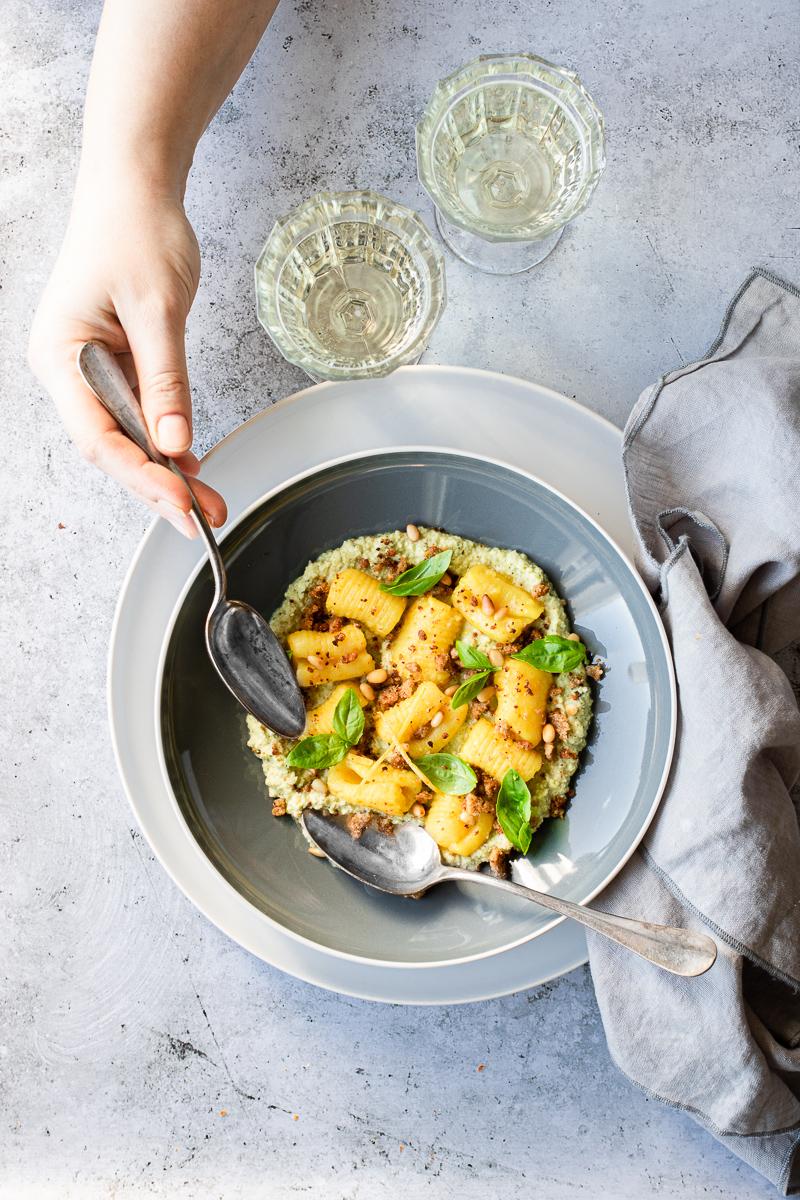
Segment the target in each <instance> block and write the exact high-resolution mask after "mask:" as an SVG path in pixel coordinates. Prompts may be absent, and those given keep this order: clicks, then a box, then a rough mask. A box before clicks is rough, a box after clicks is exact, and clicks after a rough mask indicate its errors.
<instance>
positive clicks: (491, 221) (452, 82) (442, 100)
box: [417, 54, 605, 275]
mask: <svg viewBox="0 0 800 1200" xmlns="http://www.w3.org/2000/svg"><path fill="white" fill-rule="evenodd" d="M604 165H605V155H604V149H603V118H602V115H601V114H600V112H599V110H598V108H597V106H596V105H595V103H594V101H593V100H592V98H591V96H590V95H589V93H588V92H587V91H586V89H585V88H584V87H583V85H582V84H581V82H580V80H579V79H578V76H577V75H576V74H575V73H574V72H572V71H567V70H565V69H564V68H563V67H557V66H554V65H553V63H549V62H546V61H545V59H543V58H539V57H538V56H537V55H535V54H483V55H481V56H480V57H479V58H475V59H473V60H472V61H471V62H469V63H467V64H466V66H463V67H461V68H460V69H459V70H458V71H455V72H454V73H453V74H452V75H448V76H447V78H446V79H443V80H441V82H440V83H439V84H437V86H436V90H435V91H434V93H433V95H432V97H431V99H430V101H429V103H428V107H427V109H426V110H425V113H424V115H423V117H422V120H421V121H420V122H419V124H418V125H417V170H418V173H419V178H420V182H421V183H422V186H423V187H424V188H425V190H426V191H427V192H428V194H429V195H430V197H431V199H432V200H433V203H434V205H435V207H436V223H437V225H438V228H439V232H440V233H441V235H442V238H443V240H444V242H445V244H446V245H447V246H449V248H450V249H451V250H452V251H453V253H454V254H456V255H458V257H459V258H462V259H464V260H465V262H468V263H471V264H472V265H473V266H476V267H478V268H480V269H481V270H482V271H489V272H491V273H493V274H498V275H511V274H515V273H516V272H518V271H527V270H528V269H529V268H530V267H532V266H534V265H535V264H536V263H538V262H541V261H542V259H543V258H545V257H546V256H547V255H548V254H549V253H550V251H551V250H552V249H553V247H554V246H555V244H556V242H557V241H558V239H559V237H560V236H561V233H562V231H563V229H564V226H565V225H566V224H567V222H568V221H571V220H572V218H573V217H575V216H576V215H577V214H578V213H579V212H580V211H581V210H582V209H583V208H585V207H586V205H587V203H588V201H589V197H590V196H591V194H592V192H593V190H594V188H595V185H596V184H597V181H598V179H599V178H600V174H601V172H602V170H603V167H604Z"/></svg>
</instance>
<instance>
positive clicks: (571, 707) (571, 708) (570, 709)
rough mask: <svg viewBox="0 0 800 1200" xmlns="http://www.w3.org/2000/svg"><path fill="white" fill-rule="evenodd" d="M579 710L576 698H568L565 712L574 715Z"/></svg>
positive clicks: (569, 715) (570, 715)
mask: <svg viewBox="0 0 800 1200" xmlns="http://www.w3.org/2000/svg"><path fill="white" fill-rule="evenodd" d="M577 711H578V706H577V704H576V703H575V701H574V700H568V701H567V703H566V704H565V705H564V712H565V713H566V714H567V716H568V717H574V716H575V713H576V712H577Z"/></svg>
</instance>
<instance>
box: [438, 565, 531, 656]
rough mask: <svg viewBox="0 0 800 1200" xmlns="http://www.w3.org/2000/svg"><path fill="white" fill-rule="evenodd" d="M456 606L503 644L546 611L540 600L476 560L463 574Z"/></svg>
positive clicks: (456, 592)
mask: <svg viewBox="0 0 800 1200" xmlns="http://www.w3.org/2000/svg"><path fill="white" fill-rule="evenodd" d="M484 597H485V598H486V599H484ZM453 607H454V608H457V609H458V611H459V612H460V613H461V614H462V615H463V617H464V618H465V620H467V621H468V622H469V624H470V625H473V626H474V627H475V629H477V630H479V631H480V632H481V633H483V634H485V635H486V637H489V638H491V639H492V641H494V642H499V643H501V644H507V643H508V642H513V641H515V640H516V639H517V638H518V637H519V635H520V634H521V633H522V631H523V629H525V628H526V627H527V626H528V625H530V624H531V622H532V621H535V620H536V618H537V617H540V616H541V615H542V613H543V612H544V605H543V604H542V602H541V601H540V600H535V599H534V597H533V596H532V595H531V594H530V592H526V591H525V589H524V588H521V587H518V586H517V585H516V583H514V582H513V581H512V580H511V579H509V578H508V576H507V575H501V574H500V572H499V571H495V570H493V568H492V567H487V566H485V565H484V564H483V563H474V564H473V565H472V566H471V567H469V569H468V570H467V571H465V573H464V574H463V575H462V576H461V579H460V580H459V581H458V586H457V587H456V589H455V591H454V592H453Z"/></svg>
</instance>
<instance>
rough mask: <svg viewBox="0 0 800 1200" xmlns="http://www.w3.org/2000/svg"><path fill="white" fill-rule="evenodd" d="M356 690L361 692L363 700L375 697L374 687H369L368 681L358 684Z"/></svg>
mask: <svg viewBox="0 0 800 1200" xmlns="http://www.w3.org/2000/svg"><path fill="white" fill-rule="evenodd" d="M358 690H359V691H360V692H361V695H362V696H363V697H364V699H365V700H374V699H375V689H374V688H371V687H370V686H369V684H368V683H366V682H364V683H360V684H359V685H358Z"/></svg>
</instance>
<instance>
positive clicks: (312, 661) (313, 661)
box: [308, 654, 325, 671]
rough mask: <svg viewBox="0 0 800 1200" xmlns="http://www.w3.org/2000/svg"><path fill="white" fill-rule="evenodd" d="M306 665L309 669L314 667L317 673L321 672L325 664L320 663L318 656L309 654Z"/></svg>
mask: <svg viewBox="0 0 800 1200" xmlns="http://www.w3.org/2000/svg"><path fill="white" fill-rule="evenodd" d="M308 665H309V666H310V667H316V669H317V670H318V671H321V670H322V668H323V667H324V666H325V663H324V662H323V661H322V659H321V658H320V656H319V655H318V654H309V656H308Z"/></svg>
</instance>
